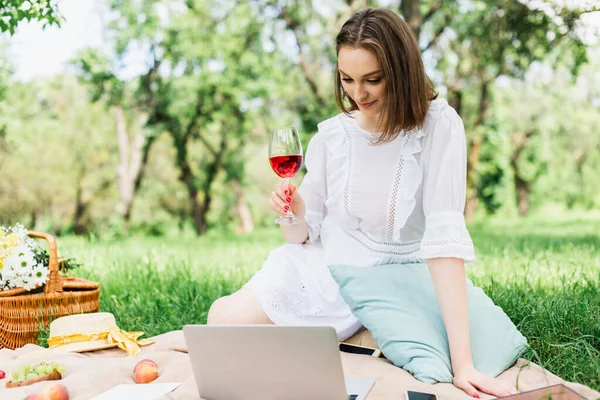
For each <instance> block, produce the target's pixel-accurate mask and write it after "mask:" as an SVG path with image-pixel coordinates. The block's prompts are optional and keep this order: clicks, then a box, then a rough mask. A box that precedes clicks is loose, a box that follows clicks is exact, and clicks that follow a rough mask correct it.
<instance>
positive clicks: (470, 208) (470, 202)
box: [465, 79, 490, 221]
mask: <svg viewBox="0 0 600 400" xmlns="http://www.w3.org/2000/svg"><path fill="white" fill-rule="evenodd" d="M489 105H490V98H489V81H487V80H485V79H484V80H482V82H481V87H480V95H479V110H478V113H477V120H476V121H475V126H474V127H473V130H474V132H475V135H476V136H475V137H473V140H472V142H471V149H470V151H469V157H468V159H467V181H468V182H469V185H468V187H469V188H471V190H467V206H466V207H465V219H466V220H467V221H469V220H471V219H472V218H473V215H474V214H475V209H476V207H477V194H478V193H477V190H476V188H475V174H476V171H477V167H478V165H479V153H480V152H481V142H482V140H483V138H482V137H481V134H480V133H478V132H477V131H478V128H479V127H481V126H482V125H483V124H484V123H485V120H486V118H487V111H488V108H489Z"/></svg>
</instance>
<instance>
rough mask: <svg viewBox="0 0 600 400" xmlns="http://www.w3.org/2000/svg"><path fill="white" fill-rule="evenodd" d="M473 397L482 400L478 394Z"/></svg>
mask: <svg viewBox="0 0 600 400" xmlns="http://www.w3.org/2000/svg"><path fill="white" fill-rule="evenodd" d="M473 397H475V398H476V399H480V398H481V397H479V394H477V393H475V394H474V395H473Z"/></svg>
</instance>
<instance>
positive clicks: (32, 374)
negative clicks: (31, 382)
mask: <svg viewBox="0 0 600 400" xmlns="http://www.w3.org/2000/svg"><path fill="white" fill-rule="evenodd" d="M37 377H38V376H37V375H36V374H34V373H33V372H30V373H28V374H27V375H26V376H25V379H35V378H37Z"/></svg>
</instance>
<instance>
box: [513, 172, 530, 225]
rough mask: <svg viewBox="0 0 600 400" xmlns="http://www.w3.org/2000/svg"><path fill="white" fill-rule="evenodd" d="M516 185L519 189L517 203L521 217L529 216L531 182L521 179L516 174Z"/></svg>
mask: <svg viewBox="0 0 600 400" xmlns="http://www.w3.org/2000/svg"><path fill="white" fill-rule="evenodd" d="M515 186H516V189H517V203H518V205H519V215H520V216H521V217H525V216H527V214H528V213H529V189H530V187H529V186H530V184H529V182H527V181H525V180H523V179H521V177H519V176H518V175H516V174H515Z"/></svg>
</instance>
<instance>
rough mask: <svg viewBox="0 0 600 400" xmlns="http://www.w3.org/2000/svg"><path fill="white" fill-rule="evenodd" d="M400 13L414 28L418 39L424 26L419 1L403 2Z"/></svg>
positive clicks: (405, 0)
mask: <svg viewBox="0 0 600 400" xmlns="http://www.w3.org/2000/svg"><path fill="white" fill-rule="evenodd" d="M400 11H401V12H402V15H403V16H404V20H405V21H406V23H407V24H408V25H409V26H410V27H411V28H412V30H413V32H414V33H415V36H416V37H417V39H418V38H419V33H420V32H421V25H422V24H423V17H422V16H421V12H420V11H419V0H402V2H401V4H400Z"/></svg>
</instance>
